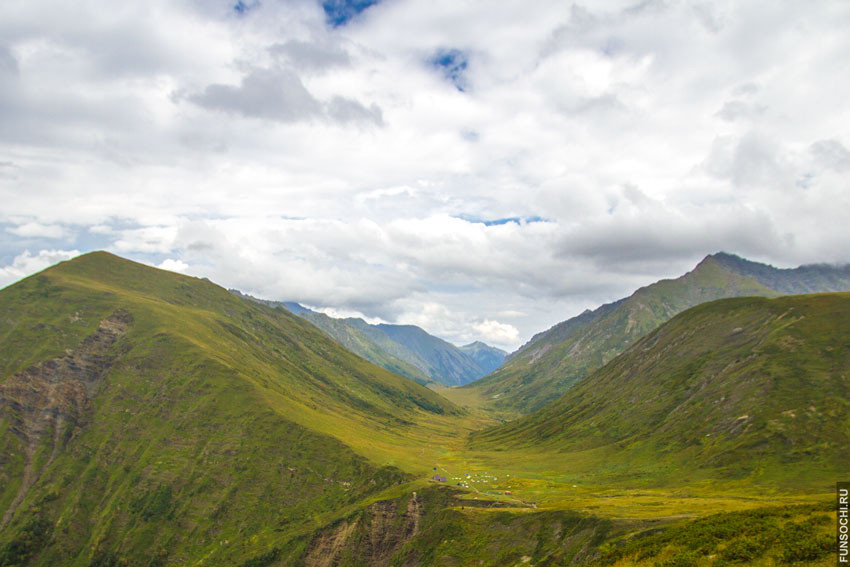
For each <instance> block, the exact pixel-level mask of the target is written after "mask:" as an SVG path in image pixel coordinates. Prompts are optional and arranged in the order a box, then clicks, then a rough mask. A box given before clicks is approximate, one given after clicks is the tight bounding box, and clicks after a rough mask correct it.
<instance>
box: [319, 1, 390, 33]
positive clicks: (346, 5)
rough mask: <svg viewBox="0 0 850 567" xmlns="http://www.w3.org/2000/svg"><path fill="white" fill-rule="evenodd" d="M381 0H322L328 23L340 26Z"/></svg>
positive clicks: (336, 26)
mask: <svg viewBox="0 0 850 567" xmlns="http://www.w3.org/2000/svg"><path fill="white" fill-rule="evenodd" d="M379 1H380V0H322V9H324V11H325V17H326V18H327V20H328V23H329V24H330V25H331V26H333V27H335V28H338V27H340V26H344V25H345V24H347V23H348V22H349V21H351V19H352V18H354V17H355V16H356V15H357V14H360V13H361V12H363V11H364V10H366V8H368V7H369V6H374V5H375V4H377V3H378V2H379Z"/></svg>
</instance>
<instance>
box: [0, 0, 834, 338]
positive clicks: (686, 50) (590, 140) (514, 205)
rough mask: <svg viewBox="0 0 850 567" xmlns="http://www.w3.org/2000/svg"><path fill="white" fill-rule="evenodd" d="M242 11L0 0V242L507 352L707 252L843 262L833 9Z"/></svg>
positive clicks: (295, 6) (829, 5) (402, 6)
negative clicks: (200, 278) (113, 262)
mask: <svg viewBox="0 0 850 567" xmlns="http://www.w3.org/2000/svg"><path fill="white" fill-rule="evenodd" d="M231 8H232V5H229V4H227V3H222V4H210V3H208V2H198V1H197V0H181V1H177V2H173V1H166V0H152V1H150V2H144V3H138V2H137V3H133V2H131V3H120V4H116V3H108V2H97V1H95V2H91V3H86V4H83V5H76V4H75V5H74V6H73V7H70V6H69V7H65V6H62V5H59V4H57V3H56V2H53V1H50V0H33V1H31V2H25V3H20V2H17V3H15V2H11V3H10V2H6V3H0V38H2V40H0V155H2V156H3V157H2V161H0V199H2V202H3V207H2V212H0V222H4V223H5V224H4V226H5V227H6V229H5V231H4V235H5V236H4V239H3V241H2V242H0V244H2V251H3V252H4V254H5V255H6V257H7V258H14V257H16V256H17V257H21V255H22V254H24V251H25V250H26V248H27V247H30V248H34V247H44V248H47V247H50V246H54V245H55V246H57V247H61V248H81V249H84V250H88V249H90V248H91V247H94V246H97V247H106V248H109V249H111V250H113V251H115V252H118V253H120V254H123V255H127V256H129V257H134V258H138V259H142V260H146V261H150V262H152V263H154V264H160V263H162V262H173V264H169V265H170V266H172V267H173V268H178V267H179V268H180V269H181V270H184V271H189V272H191V273H193V274H195V275H204V276H207V277H210V278H211V279H213V280H214V281H218V282H221V283H223V284H225V285H228V286H230V287H238V288H240V289H243V290H245V291H247V292H254V293H256V294H258V295H262V296H263V297H268V298H272V299H287V300H288V299H293V300H300V301H304V302H305V303H309V304H310V305H316V306H320V307H322V306H324V307H328V308H333V309H336V310H338V311H339V312H341V313H342V312H352V313H362V314H364V315H366V316H369V317H374V318H381V319H383V320H387V321H391V322H400V321H408V322H412V321H418V324H421V325H422V326H423V327H425V328H426V329H427V330H429V331H431V332H437V333H443V336H445V337H447V338H450V339H451V340H453V341H458V342H460V341H467V339H469V340H474V339H475V338H483V337H484V333H485V332H486V333H491V334H492V336H493V339H492V340H494V341H495V340H497V339H498V340H501V341H503V342H502V343H501V344H502V345H503V346H511V345H510V343H511V341H514V342H515V343H519V342H522V341H523V340H526V339H528V338H529V337H530V336H531V335H532V334H533V333H535V332H537V331H539V330H541V329H542V328H545V327H547V326H549V325H551V324H553V323H555V322H557V321H559V320H562V319H565V318H567V317H569V316H571V315H573V314H576V313H578V312H580V311H581V310H583V309H584V308H587V307H590V308H592V307H595V306H596V305H598V303H600V302H603V301H610V300H612V299H616V298H618V297H621V296H623V295H626V294H628V293H629V292H631V291H632V290H633V289H634V288H635V287H638V286H639V285H645V284H647V283H650V282H652V281H654V280H657V279H659V278H660V277H670V276H675V275H677V274H679V273H681V272H682V271H684V270H686V269H688V268H690V267H692V265H693V264H695V263H696V262H697V261H698V260H699V259H700V258H701V257H702V256H704V255H705V254H708V253H712V252H716V251H718V250H720V249H725V250H728V251H731V252H739V253H742V254H745V255H751V256H753V257H757V258H758V259H761V260H766V261H770V262H773V263H775V264H779V265H794V264H797V263H802V262H816V261H850V252H848V250H850V248H848V247H847V246H845V245H843V243H846V242H847V241H848V240H850V233H849V232H848V228H847V226H846V218H847V216H848V213H850V194H848V192H847V191H846V187H847V184H848V182H850V165H848V164H850V159H848V155H850V153H848V150H847V148H850V138H848V135H847V132H846V130H847V128H846V127H845V126H844V125H846V124H848V123H850V102H848V99H847V97H846V96H845V93H846V92H847V90H848V89H850V77H848V76H847V74H846V73H845V72H843V67H842V65H843V62H844V61H846V60H847V59H848V57H850V36H848V34H847V33H846V29H847V28H848V25H850V5H848V4H847V3H846V2H842V1H840V0H834V1H830V0H827V1H824V2H818V3H816V4H807V5H802V4H801V5H791V4H788V3H775V2H767V1H755V2H746V3H740V2H734V1H732V0H715V1H709V2H701V3H699V4H698V5H691V4H688V3H665V2H648V3H642V4H635V3H633V2H629V1H625V0H622V1H621V0H605V1H604V2H594V3H587V4H586V5H583V4H568V3H564V2H560V1H558V0H541V1H540V2H537V3H535V5H534V8H533V9H530V8H529V5H528V3H526V2H520V1H518V0H511V1H508V0H504V1H498V2H490V3H487V5H486V6H484V5H483V4H476V3H458V2H450V1H449V0H437V1H434V2H422V1H414V0H394V1H392V2H390V1H384V2H380V3H378V4H377V5H375V6H372V7H371V8H369V10H367V11H365V12H364V13H363V14H361V16H360V17H359V18H357V19H356V20H354V21H352V22H351V23H349V24H348V25H346V26H341V27H338V28H331V27H329V26H328V25H327V22H326V20H325V15H324V14H323V12H322V8H321V3H320V2H317V1H314V0H287V1H286V2H274V1H270V2H261V3H258V4H257V5H256V6H254V7H253V8H252V9H251V10H249V11H248V12H247V13H244V14H241V15H238V14H235V13H234V12H233V10H232V9H231ZM813 37H816V38H818V40H817V41H812V39H811V38H813ZM128 46H130V47H128ZM131 47H132V48H131ZM438 53H453V54H456V56H457V59H456V61H464V62H466V67H465V68H463V69H460V68H458V69H456V70H455V71H457V72H459V73H461V75H462V76H461V77H455V76H453V75H452V73H451V72H446V71H445V69H443V68H440V67H439V66H438V65H435V61H436V59H435V54H438ZM453 77H454V78H453ZM456 83H457V84H461V85H462V87H463V89H464V92H461V91H459V90H458V88H457V84H456ZM508 218H516V219H535V218H539V219H545V221H547V222H525V221H522V220H519V221H518V222H505V223H503V224H492V223H491V224H490V225H489V226H488V225H487V224H485V223H484V222H475V221H498V220H499V219H508ZM46 238H49V239H53V241H51V242H50V243H49V244H43V243H41V241H40V240H37V239H46ZM74 239H75V240H74ZM34 241H36V242H38V244H33V242H34ZM54 241H55V244H54ZM16 261H17V260H16ZM13 265H14V262H13V264H12V266H13ZM21 265H22V266H27V265H29V264H21ZM6 269H11V268H6ZM21 269H24V268H21ZM16 273H17V272H16ZM8 277H11V276H7V278H8ZM505 313H507V314H508V315H503V314H505ZM487 321H490V322H498V324H499V325H506V326H508V327H511V328H514V329H516V330H517V333H518V335H517V337H518V338H511V337H512V336H513V335H512V334H511V332H510V330H509V329H508V327H504V328H503V327H499V326H497V325H494V326H491V327H487V326H486V325H485V323H486V322H487ZM499 333H501V334H499ZM499 337H501V338H499ZM513 346H516V344H514V345H513Z"/></svg>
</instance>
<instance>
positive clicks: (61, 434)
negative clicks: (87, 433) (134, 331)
mask: <svg viewBox="0 0 850 567" xmlns="http://www.w3.org/2000/svg"><path fill="white" fill-rule="evenodd" d="M132 322H133V317H132V315H130V313H128V312H127V311H124V310H118V311H116V312H115V313H113V314H112V315H110V316H109V317H107V318H106V319H104V320H102V321H101V322H100V325H99V326H98V328H97V330H96V331H95V332H94V333H92V334H91V335H89V336H88V337H86V338H85V339H84V340H83V342H82V343H81V344H80V346H78V347H77V348H76V349H75V350H73V351H72V352H70V353H69V354H67V355H65V356H60V357H57V358H52V359H50V360H48V361H45V362H41V363H39V364H36V365H35V366H32V367H30V368H27V369H26V370H24V371H22V372H18V373H17V374H15V375H13V376H11V377H10V378H9V379H8V380H6V382H4V383H3V384H0V417H7V416H8V417H10V418H11V427H10V428H9V432H10V433H12V434H14V435H16V436H18V437H19V438H20V439H21V440H22V441H23V442H24V452H25V456H26V465H25V467H24V473H23V477H22V480H21V486H20V489H19V490H18V493H17V494H16V495H15V498H14V500H12V503H11V504H10V505H9V507H8V508H7V509H6V510H5V511H4V513H3V518H2V520H0V530H2V529H3V528H4V527H6V525H7V524H8V523H9V522H10V521H11V519H12V517H13V516H14V514H15V512H16V511H17V509H18V507H19V506H20V505H21V502H23V500H24V498H25V497H26V495H27V492H28V491H29V489H30V488H32V486H33V485H34V484H35V483H36V482H37V481H38V479H39V478H40V476H41V473H42V472H43V471H44V470H45V469H46V468H47V467H49V466H50V464H51V463H52V462H53V460H54V459H55V458H56V455H57V454H58V453H59V451H60V450H62V449H63V448H64V446H65V444H66V443H67V441H68V439H69V438H70V436H71V435H72V433H73V431H74V428H75V427H78V426H81V425H83V424H84V421H85V417H86V413H87V410H88V408H89V400H90V398H91V396H92V395H93V394H94V393H95V392H96V390H97V387H98V386H99V384H100V382H101V380H102V378H103V375H104V374H105V373H106V371H107V370H108V369H109V368H110V367H111V365H112V362H113V357H110V356H108V355H107V352H108V351H109V349H110V348H111V347H112V345H114V344H115V342H116V341H118V339H120V338H121V337H122V336H123V335H124V334H125V333H126V332H127V331H128V330H129V328H130V325H131V324H132ZM45 445H46V447H47V449H48V450H49V457H48V459H47V461H46V462H45V463H44V465H43V466H41V467H40V468H38V469H36V467H35V466H34V460H35V456H36V453H37V452H38V450H39V449H40V448H41V447H43V446H45Z"/></svg>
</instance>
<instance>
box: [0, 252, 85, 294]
mask: <svg viewBox="0 0 850 567" xmlns="http://www.w3.org/2000/svg"><path fill="white" fill-rule="evenodd" d="M79 255H80V252H79V251H78V250H39V251H38V252H37V253H36V254H32V253H30V251H29V250H26V251H24V252H23V253H21V254H19V255H17V256H15V259H14V260H13V261H12V263H11V264H9V265H8V266H3V267H0V288H3V287H6V286H7V285H10V284H12V283H15V282H16V281H18V280H20V279H21V278H24V277H26V276H29V275H30V274H34V273H35V272H39V271H41V270H43V269H45V268H47V267H49V266H52V265H53V264H56V263H57V262H61V261H63V260H70V259H71V258H73V257H75V256H79Z"/></svg>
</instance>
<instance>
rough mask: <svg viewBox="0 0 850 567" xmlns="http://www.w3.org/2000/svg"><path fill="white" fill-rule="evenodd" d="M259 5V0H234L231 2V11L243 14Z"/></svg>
mask: <svg viewBox="0 0 850 567" xmlns="http://www.w3.org/2000/svg"><path fill="white" fill-rule="evenodd" d="M259 5H260V1H259V0H247V1H246V0H236V2H235V3H234V4H233V11H234V12H236V14H237V15H238V16H244V15H245V14H247V13H248V12H250V11H251V10H253V9H254V8H256V7H257V6H259Z"/></svg>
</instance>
